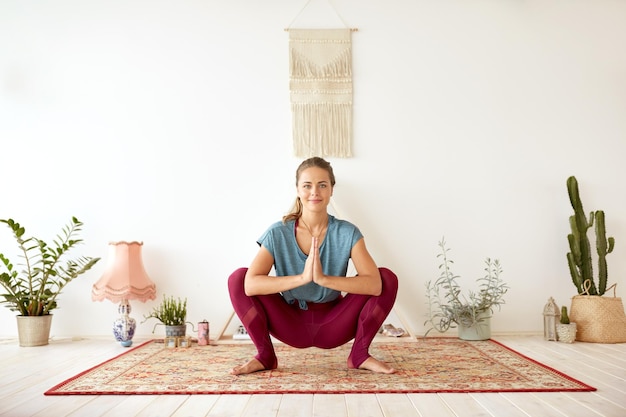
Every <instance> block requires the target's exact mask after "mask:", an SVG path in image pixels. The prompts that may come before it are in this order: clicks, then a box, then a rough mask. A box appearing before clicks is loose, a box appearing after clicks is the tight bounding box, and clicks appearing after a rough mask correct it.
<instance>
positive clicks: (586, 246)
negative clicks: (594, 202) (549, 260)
mask: <svg viewBox="0 0 626 417" xmlns="http://www.w3.org/2000/svg"><path fill="white" fill-rule="evenodd" d="M567 192H568V194H569V200H570V203H571V205H572V208H573V209H574V214H573V215H571V216H570V218H569V224H570V228H571V233H569V234H568V235H567V241H568V243H569V248H570V251H569V252H568V253H567V264H568V266H569V271H570V275H571V277H572V282H573V283H574V285H575V286H576V290H577V291H578V294H583V293H587V294H588V295H604V293H605V292H606V284H607V278H608V273H607V262H606V255H608V254H609V253H611V252H613V248H614V247H615V239H614V238H613V237H609V238H608V239H607V237H606V227H605V220H604V211H602V210H597V211H596V212H593V211H592V212H590V213H589V217H588V218H587V216H586V214H585V211H584V209H583V203H582V201H581V200H580V195H579V192H578V181H577V180H576V177H574V176H571V177H569V178H568V179H567ZM594 221H595V235H596V252H597V254H598V279H597V282H595V281H594V276H593V266H592V259H591V256H592V255H591V244H590V242H589V238H588V236H587V231H588V230H589V229H590V228H591V227H593V225H594Z"/></svg>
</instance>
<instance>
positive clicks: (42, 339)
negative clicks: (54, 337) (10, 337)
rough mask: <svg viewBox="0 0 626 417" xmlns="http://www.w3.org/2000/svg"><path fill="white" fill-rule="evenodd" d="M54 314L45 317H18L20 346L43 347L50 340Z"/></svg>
mask: <svg viewBox="0 0 626 417" xmlns="http://www.w3.org/2000/svg"><path fill="white" fill-rule="evenodd" d="M51 324H52V314H48V315H45V316H17V334H18V337H19V341H20V346H43V345H47V344H48V339H49V338H50V325H51Z"/></svg>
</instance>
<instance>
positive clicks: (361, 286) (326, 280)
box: [311, 238, 383, 296]
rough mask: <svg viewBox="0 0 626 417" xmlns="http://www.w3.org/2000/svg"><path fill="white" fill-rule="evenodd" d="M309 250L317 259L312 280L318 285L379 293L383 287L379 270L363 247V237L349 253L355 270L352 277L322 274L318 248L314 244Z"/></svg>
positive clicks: (373, 293) (335, 288) (354, 291)
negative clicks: (312, 248)
mask: <svg viewBox="0 0 626 417" xmlns="http://www.w3.org/2000/svg"><path fill="white" fill-rule="evenodd" d="M314 248H315V250H313V251H311V252H312V253H313V254H314V256H315V257H316V259H317V261H316V262H315V263H314V264H315V265H316V266H317V267H314V271H315V272H314V273H313V280H314V281H315V282H316V283H318V284H319V285H321V286H323V287H327V288H331V289H333V290H337V291H342V292H347V293H350V294H364V295H376V296H378V295H380V294H381V292H382V290H383V287H382V280H381V278H380V271H379V270H378V266H377V265H376V262H374V259H373V258H372V256H371V255H370V253H369V252H368V250H367V248H366V247H365V239H363V238H361V239H360V240H359V241H358V242H357V243H356V244H355V245H354V246H353V247H352V251H351V253H350V257H351V258H352V263H353V264H354V267H355V268H356V270H357V274H358V275H356V276H354V277H347V278H346V277H332V276H326V275H323V273H322V272H321V269H322V268H321V263H320V261H319V248H318V247H317V245H315V246H314Z"/></svg>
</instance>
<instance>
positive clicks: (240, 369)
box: [230, 358, 265, 375]
mask: <svg viewBox="0 0 626 417" xmlns="http://www.w3.org/2000/svg"><path fill="white" fill-rule="evenodd" d="M259 371H265V366H263V364H262V363H261V362H259V361H258V360H257V359H255V358H252V359H250V360H249V361H248V363H246V364H244V365H241V366H236V367H234V368H233V369H231V371H230V373H231V374H232V375H244V374H251V373H253V372H259Z"/></svg>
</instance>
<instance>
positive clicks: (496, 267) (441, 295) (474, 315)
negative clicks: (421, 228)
mask: <svg viewBox="0 0 626 417" xmlns="http://www.w3.org/2000/svg"><path fill="white" fill-rule="evenodd" d="M439 247H440V253H439V254H438V255H437V257H438V258H441V260H442V262H441V264H439V270H440V275H439V278H437V279H436V280H435V281H434V282H432V281H428V282H427V283H426V296H427V298H428V320H426V322H425V323H424V325H427V324H430V325H431V328H430V329H428V331H427V332H426V335H428V333H429V332H430V331H431V330H433V329H435V330H437V331H438V332H441V333H443V332H446V331H448V330H449V329H451V328H455V327H457V326H458V332H459V338H461V339H464V340H486V339H489V338H490V337H491V316H492V314H493V309H494V308H498V309H500V307H501V305H502V304H504V295H505V294H506V292H507V291H508V288H509V287H508V286H507V284H506V283H505V282H504V281H503V280H502V278H501V277H500V275H501V273H502V267H501V266H500V262H499V261H498V260H497V259H496V260H491V259H490V258H487V259H486V260H485V265H486V267H485V276H483V277H482V278H478V279H477V280H476V282H477V283H478V291H477V292H476V291H469V292H468V293H467V295H463V294H462V290H461V286H460V284H459V282H458V279H459V278H460V277H459V276H458V275H455V274H454V273H453V272H452V269H451V265H452V264H453V263H454V262H453V261H452V259H450V257H449V256H448V252H449V249H448V248H446V243H445V240H444V239H442V240H441V241H440V242H439Z"/></svg>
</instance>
